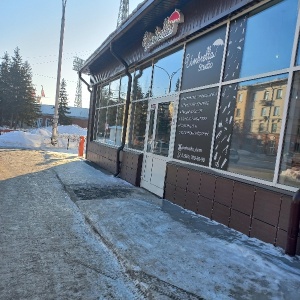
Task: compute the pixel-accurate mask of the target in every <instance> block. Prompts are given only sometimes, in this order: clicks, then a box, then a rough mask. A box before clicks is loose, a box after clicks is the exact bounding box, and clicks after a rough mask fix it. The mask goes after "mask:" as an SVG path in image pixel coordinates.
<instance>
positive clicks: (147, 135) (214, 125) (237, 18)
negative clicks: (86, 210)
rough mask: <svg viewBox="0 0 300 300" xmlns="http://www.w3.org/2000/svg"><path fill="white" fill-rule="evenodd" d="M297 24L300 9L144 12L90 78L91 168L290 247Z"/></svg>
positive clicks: (299, 78) (169, 4)
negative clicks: (289, 225) (111, 174)
mask: <svg viewBox="0 0 300 300" xmlns="http://www.w3.org/2000/svg"><path fill="white" fill-rule="evenodd" d="M298 14H299V7H298V1H297V0H282V1H251V0H226V1H224V0H223V1H221V0H217V1H205V0H200V1H199V0H189V1H183V0H176V1H168V0H167V1H166V0H165V1H161V0H145V1H144V2H142V3H141V4H140V5H139V7H138V8H137V9H136V10H135V11H134V12H133V13H132V14H131V15H130V16H129V18H128V19H127V20H126V21H125V22H124V23H123V24H122V25H121V26H120V27H119V28H118V29H117V30H116V31H115V32H113V33H112V34H111V35H110V36H109V37H108V38H107V40H106V41H105V42H104V43H103V44H102V45H101V46H100V47H99V48H98V49H97V50H96V51H95V52H94V53H93V55H92V56H91V57H90V58H89V59H88V60H87V61H86V62H85V65H84V66H83V68H82V70H81V71H80V73H87V74H90V76H91V77H90V78H91V86H92V93H91V102H90V113H89V127H88V143H87V158H88V159H89V160H91V161H93V162H95V163H96V164H98V165H100V166H101V167H103V168H105V169H107V170H109V171H111V172H112V173H114V174H119V175H120V176H121V178H123V179H125V180H127V181H128V182H131V183H132V184H135V185H137V186H141V187H143V188H145V189H147V190H149V191H151V192H153V193H155V194H157V195H159V196H161V197H164V198H166V199H168V200H170V201H172V202H174V203H176V204H179V205H181V206H183V207H184V208H187V209H189V210H192V211H194V212H196V213H198V214H201V215H203V216H206V217H208V218H210V219H213V220H216V221H218V222H220V223H222V224H224V225H226V226H229V227H231V228H234V229H236V230H238V231H241V232H243V233H244V234H246V235H248V236H250V237H256V238H258V239H261V240H263V241H266V242H269V243H272V244H274V245H275V246H279V247H282V248H285V247H286V241H287V232H288V223H289V220H290V217H291V215H290V207H291V203H292V197H293V195H294V194H295V192H296V191H297V190H298V188H299V183H300V154H299V152H300V148H299V141H300V136H299V135H300V130H299V116H300V105H299V103H298V102H299V101H298V100H297V99H298V91H299V89H300V86H299V83H300V54H298V43H299V41H298V37H299V24H300V21H299V20H300V19H299V15H298ZM297 251H298V253H300V248H299V246H298V250H297Z"/></svg>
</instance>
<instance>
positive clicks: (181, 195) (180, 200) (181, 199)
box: [174, 187, 186, 207]
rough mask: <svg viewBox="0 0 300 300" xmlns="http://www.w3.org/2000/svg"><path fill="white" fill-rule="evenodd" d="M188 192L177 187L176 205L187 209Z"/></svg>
mask: <svg viewBox="0 0 300 300" xmlns="http://www.w3.org/2000/svg"><path fill="white" fill-rule="evenodd" d="M185 197H186V190H184V189H181V188H180V187H176V189H175V195H174V203H176V204H178V205H180V206H182V207H185Z"/></svg>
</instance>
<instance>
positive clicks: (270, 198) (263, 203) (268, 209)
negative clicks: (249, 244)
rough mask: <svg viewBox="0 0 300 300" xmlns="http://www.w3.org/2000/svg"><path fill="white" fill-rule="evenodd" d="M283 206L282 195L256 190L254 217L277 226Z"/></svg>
mask: <svg viewBox="0 0 300 300" xmlns="http://www.w3.org/2000/svg"><path fill="white" fill-rule="evenodd" d="M280 206H281V195H280V194H278V193H274V192H272V191H267V190H263V189H261V188H258V189H257V190H256V195H255V200H254V209H253V217H254V218H255V219H258V220H261V221H264V222H266V223H268V224H270V225H273V226H277V225H278V219H279V212H280Z"/></svg>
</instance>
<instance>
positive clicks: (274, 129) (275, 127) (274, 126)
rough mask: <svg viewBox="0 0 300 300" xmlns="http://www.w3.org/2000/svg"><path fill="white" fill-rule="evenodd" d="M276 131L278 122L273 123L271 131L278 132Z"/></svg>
mask: <svg viewBox="0 0 300 300" xmlns="http://www.w3.org/2000/svg"><path fill="white" fill-rule="evenodd" d="M276 131H277V123H272V128H271V132H272V133H276Z"/></svg>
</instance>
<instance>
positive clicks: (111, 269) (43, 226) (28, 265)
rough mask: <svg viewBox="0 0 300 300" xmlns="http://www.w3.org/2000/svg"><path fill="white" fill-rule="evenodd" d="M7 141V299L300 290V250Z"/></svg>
mask: <svg viewBox="0 0 300 300" xmlns="http://www.w3.org/2000/svg"><path fill="white" fill-rule="evenodd" d="M2 151H4V150H1V151H0V152H1V153H0V180H1V181H0V191H1V195H0V197H1V198H0V253H1V260H0V270H1V272H0V299H1V300H4V299H5V300H6V299H30V300H31V299H39V300H40V299H85V300H86V299H122V300H123V299H158V300H163V299H183V300H184V299H222V300H223V299H289V300H292V299H295V300H296V299H297V300H298V299H300V260H299V257H295V258H290V257H288V256H286V255H284V253H283V250H282V249H278V248H274V247H273V246H272V245H269V244H265V243H263V242H261V241H258V240H256V239H250V238H248V237H246V236H245V235H243V234H240V233H238V232H236V231H234V230H231V229H229V228H227V227H225V226H223V225H220V224H217V223H215V222H212V221H210V220H208V219H207V218H204V217H201V216H198V215H196V214H194V213H192V212H190V211H187V210H184V209H182V208H180V207H178V206H176V205H173V204H172V203H170V202H168V201H166V200H163V199H160V198H158V197H156V196H154V195H152V194H150V193H148V192H147V191H145V190H143V189H140V188H136V187H133V186H132V185H130V184H128V183H126V182H124V181H123V180H121V179H118V178H115V177H113V176H112V175H111V174H108V173H106V172H104V171H101V170H99V169H97V168H94V167H93V166H91V165H89V164H88V163H87V162H86V161H85V160H84V159H79V158H77V157H76V156H70V155H69V156H68V155H63V154H61V153H60V154H58V153H57V154H55V153H49V152H44V151H20V150H18V151H8V150H6V151H4V152H2ZM3 195H5V197H3Z"/></svg>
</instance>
